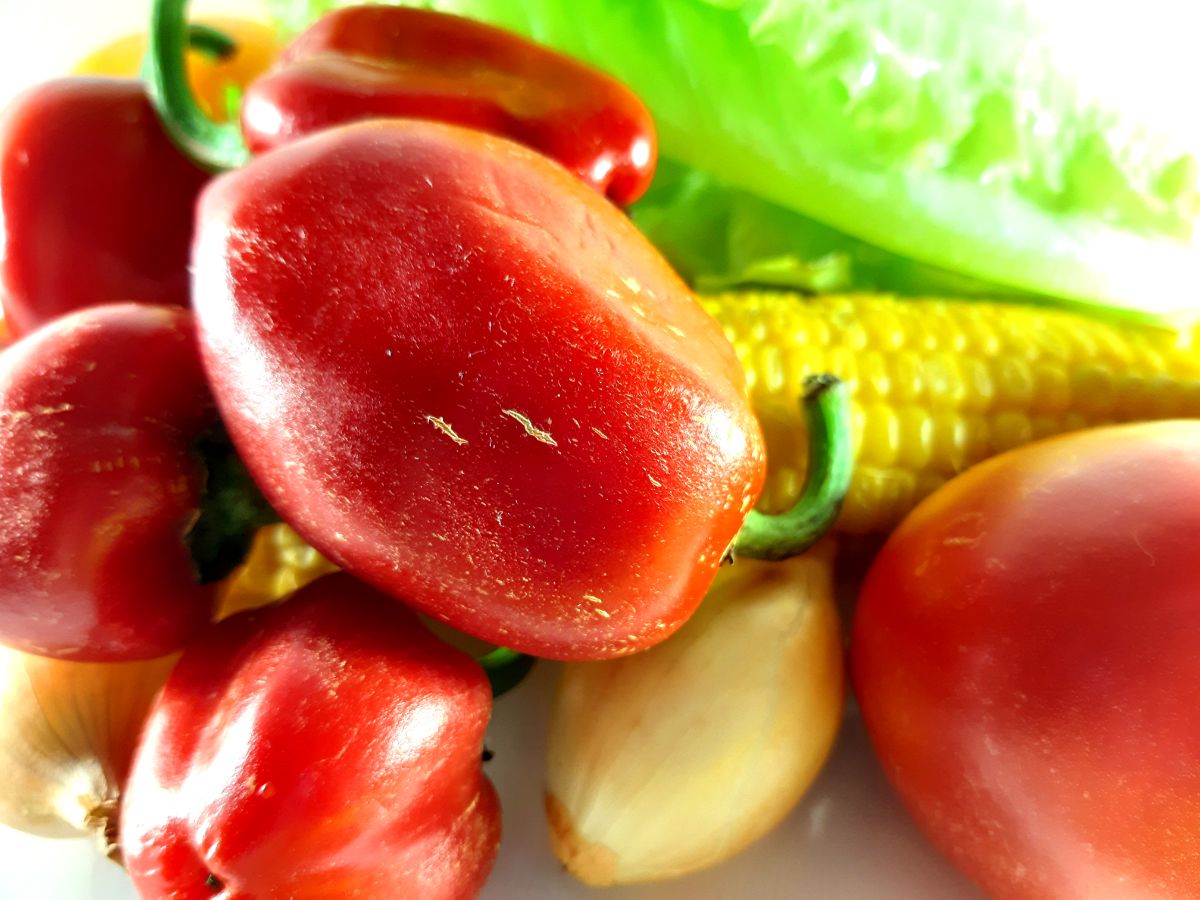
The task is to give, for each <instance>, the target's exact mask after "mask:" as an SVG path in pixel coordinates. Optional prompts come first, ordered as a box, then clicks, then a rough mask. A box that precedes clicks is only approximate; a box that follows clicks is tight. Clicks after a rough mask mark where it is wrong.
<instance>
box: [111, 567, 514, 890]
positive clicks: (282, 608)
mask: <svg viewBox="0 0 1200 900" xmlns="http://www.w3.org/2000/svg"><path fill="white" fill-rule="evenodd" d="M491 705H492V699H491V690H490V687H489V685H488V681H487V677H486V676H485V675H484V673H483V670H482V669H481V668H480V666H479V665H478V664H477V663H476V662H475V661H474V660H473V659H471V657H469V656H468V655H466V654H465V653H462V652H461V651H459V650H456V649H454V648H453V647H450V646H449V645H447V644H444V643H442V642H441V641H439V640H438V639H437V638H435V637H434V636H433V635H432V634H431V633H429V632H428V631H426V630H425V628H424V627H423V626H422V625H421V624H420V622H419V621H418V619H417V617H416V616H415V615H414V614H413V613H412V612H410V611H409V610H407V609H405V608H403V607H402V606H400V605H398V604H396V603H394V602H392V601H391V600H390V599H389V598H387V597H384V596H382V595H380V594H378V593H377V592H375V591H374V590H372V589H371V588H369V587H367V586H366V585H364V584H362V583H361V582H358V581H356V580H355V579H353V578H351V577H350V576H348V575H344V574H335V575H329V576H326V577H324V578H320V579H318V580H317V581H315V582H313V583H311V584H310V585H308V586H307V587H305V588H303V589H301V590H300V591H298V592H297V593H296V594H295V595H294V596H293V597H292V598H291V599H290V600H289V601H288V602H287V603H284V604H281V605H276V606H273V607H266V608H263V609H260V610H253V611H250V612H244V613H238V614H236V615H234V616H232V617H231V618H228V619H225V620H224V621H223V622H221V623H219V624H217V625H215V626H212V627H211V628H210V629H209V630H208V631H206V632H204V634H202V635H201V637H200V638H199V639H198V640H197V641H195V642H194V643H193V644H192V645H190V646H189V647H188V648H187V650H185V651H184V654H183V657H182V658H181V659H180V662H179V664H178V665H177V666H176V668H175V670H174V671H173V672H172V673H171V675H170V677H169V678H168V680H167V684H166V686H165V687H164V688H163V692H162V694H161V696H160V698H159V700H158V701H157V703H156V704H155V706H154V708H153V709H152V710H151V713H150V717H149V719H148V721H147V725H146V728H145V731H144V733H143V737H142V741H141V744H140V746H139V747H138V750H137V754H136V756H135V758H134V763H133V768H132V771H131V774H130V777H129V782H128V787H127V791H126V795H125V799H124V806H123V809H122V815H121V846H122V849H123V852H124V858H125V864H126V867H127V869H128V871H129V874H130V876H131V877H132V878H133V882H134V885H135V887H136V888H137V890H138V893H139V896H141V897H144V898H147V900H153V898H168V897H170V898H210V897H214V896H220V897H222V898H228V900H257V898H264V900H265V898H279V897H288V898H296V900H317V898H320V900H334V898H342V897H364V898H368V897H369V898H375V897H379V898H384V897H420V898H430V900H449V898H467V897H473V896H474V895H475V894H476V893H477V892H478V891H479V889H480V888H481V887H482V885H483V882H484V880H485V879H486V878H487V876H488V874H489V872H490V871H491V867H492V863H493V861H494V859H495V855H496V851H497V848H498V845H499V839H500V809H499V801H498V798H497V795H496V791H495V789H494V788H493V786H492V784H491V782H490V781H489V780H488V779H487V777H486V776H485V775H484V774H483V770H482V763H481V751H482V747H483V737H484V731H485V729H486V727H487V722H488V718H489V715H490V712H491ZM210 875H211V876H214V877H215V878H216V879H217V882H216V883H217V884H218V887H217V888H216V889H214V888H213V887H211V886H210V883H206V881H208V879H209V876H210Z"/></svg>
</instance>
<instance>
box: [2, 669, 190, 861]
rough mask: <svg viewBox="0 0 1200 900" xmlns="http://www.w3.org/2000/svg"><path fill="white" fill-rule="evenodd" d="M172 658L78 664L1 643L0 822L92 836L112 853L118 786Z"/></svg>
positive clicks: (52, 834) (114, 853) (63, 834)
mask: <svg viewBox="0 0 1200 900" xmlns="http://www.w3.org/2000/svg"><path fill="white" fill-rule="evenodd" d="M177 658H178V654H172V655H170V656H165V657H160V658H156V659H150V660H143V661H139V662H131V663H82V662H72V661H67V660H56V659H49V658H46V657H41V656H33V655H31V654H27V653H22V652H20V651H19V650H13V649H11V648H8V647H3V646H0V824H3V825H7V826H9V827H11V828H16V829H18V830H20V831H24V832H27V833H29V834H35V835H39V836H42V837H55V838H58V837H79V836H80V835H82V834H94V835H95V836H96V837H97V838H98V839H99V840H100V842H101V845H102V848H103V850H104V852H105V853H106V854H108V855H109V856H114V857H116V856H118V850H117V847H116V843H115V836H116V832H117V821H116V814H117V811H118V806H119V802H120V794H121V787H122V785H123V784H124V781H125V777H126V775H127V774H128V772H129V765H130V761H131V759H132V758H133V751H134V747H135V746H136V744H137V740H138V736H139V734H140V731H141V727H142V723H143V722H144V721H145V718H146V714H147V712H148V711H149V708H150V704H151V702H152V701H153V699H154V697H155V696H156V694H157V693H158V690H159V688H160V687H161V686H162V684H163V682H164V681H165V680H166V677H167V674H168V673H169V672H170V671H171V667H172V666H173V665H174V664H175V661H176V659H177Z"/></svg>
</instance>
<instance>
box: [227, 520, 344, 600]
mask: <svg viewBox="0 0 1200 900" xmlns="http://www.w3.org/2000/svg"><path fill="white" fill-rule="evenodd" d="M336 568H337V567H336V566H334V564H333V563H331V562H329V560H327V559H325V557H323V556H322V555H321V554H320V553H318V552H317V551H316V550H314V549H313V548H312V547H310V546H309V545H308V544H306V543H305V542H304V540H303V539H302V538H301V537H300V535H298V534H296V532H294V531H292V529H291V528H289V527H288V526H286V525H268V526H266V527H265V528H261V529H259V531H258V533H257V534H256V535H255V536H254V542H253V543H252V544H251V546H250V552H249V553H248V554H247V555H246V561H245V562H243V563H242V565H240V566H239V567H238V568H237V569H235V570H234V571H233V573H232V574H231V575H230V576H229V577H228V578H226V579H225V581H224V582H223V583H222V584H221V587H220V589H219V590H218V592H217V618H219V619H223V618H225V617H226V616H231V615H233V614H234V613H236V612H241V611H242V610H244V609H254V608H256V607H259V606H265V605H266V604H268V603H274V602H275V601H276V600H280V599H282V598H284V597H286V596H287V595H288V594H290V593H292V592H293V591H296V590H299V589H300V588H302V587H304V585H306V584H308V583H309V582H310V581H313V580H315V579H316V578H319V577H320V576H321V575H325V574H326V573H328V572H333V571H335V570H336Z"/></svg>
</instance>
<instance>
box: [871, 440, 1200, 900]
mask: <svg viewBox="0 0 1200 900" xmlns="http://www.w3.org/2000/svg"><path fill="white" fill-rule="evenodd" d="M851 656H852V675H853V683H854V686H855V690H856V691H857V694H858V698H859V702H860V704H861V706H862V710H863V715H864V718H865V721H866V724H867V727H868V729H869V732H870V735H871V738H872V741H873V743H874V745H875V747H876V749H877V751H878V754H879V757H880V759H881V760H882V762H883V766H884V768H885V770H886V773H887V775H888V777H889V778H890V779H891V781H892V783H893V784H894V785H895V787H896V788H897V789H898V791H899V793H900V795H901V797H902V798H903V800H904V802H905V804H906V805H907V806H908V808H909V810H910V811H911V812H912V814H913V815H914V817H915V818H916V820H917V822H918V823H919V824H920V826H921V827H922V828H923V829H924V831H925V832H926V833H927V834H928V835H929V836H930V837H931V838H932V839H933V841H934V842H935V843H936V844H937V845H938V846H939V847H940V848H941V849H942V851H944V852H945V853H946V854H947V855H948V856H949V857H950V858H951V859H953V860H954V861H955V862H956V863H957V864H958V865H959V866H960V867H962V868H963V869H964V870H965V871H966V872H967V873H968V874H970V875H971V876H972V877H973V878H975V879H976V880H977V881H978V882H979V883H980V884H981V885H983V887H984V888H986V889H987V890H988V891H989V893H991V894H992V895H994V896H996V897H1002V898H1117V897H1120V898H1126V897H1128V898H1150V897H1154V898H1185V897H1197V896H1200V717H1198V716H1197V715H1196V711H1197V709H1200V422H1167V423H1156V424H1148V425H1135V426H1121V427H1111V428H1107V429H1101V430H1095V431H1091V432H1083V433H1078V434H1075V435H1071V436H1065V437H1062V438H1058V439H1055V440H1052V441H1047V442H1044V443H1040V444H1036V445H1031V446H1029V447H1026V448H1023V449H1021V450H1018V451H1015V452H1012V453H1009V454H1007V455H1004V456H1002V457H998V458H996V459H994V460H992V461H989V462H987V463H984V464H983V465H981V466H979V467H977V468H975V469H972V470H970V471H968V472H967V473H965V474H964V475H961V476H959V477H958V478H956V479H954V480H953V481H951V482H950V483H948V485H947V486H946V487H945V488H943V489H942V490H940V491H938V492H937V493H936V494H935V495H933V496H932V497H931V498H930V499H929V500H927V501H926V502H925V503H923V504H922V505H921V506H920V507H918V509H917V510H915V511H914V512H913V514H912V515H911V516H910V517H909V518H908V520H907V521H905V522H904V523H903V524H902V525H901V527H900V528H899V529H898V530H897V532H896V533H895V534H894V535H893V536H892V538H891V539H890V540H889V541H888V543H887V545H886V546H885V547H884V549H883V550H882V552H881V554H880V555H879V557H878V558H877V560H876V562H875V563H874V565H873V567H872V568H871V571H870V573H869V575H868V578H867V581H866V583H865V585H864V588H863V591H862V595H861V600H860V605H859V607H858V611H857V616H856V620H855V623H854V631H853V641H852V646H851Z"/></svg>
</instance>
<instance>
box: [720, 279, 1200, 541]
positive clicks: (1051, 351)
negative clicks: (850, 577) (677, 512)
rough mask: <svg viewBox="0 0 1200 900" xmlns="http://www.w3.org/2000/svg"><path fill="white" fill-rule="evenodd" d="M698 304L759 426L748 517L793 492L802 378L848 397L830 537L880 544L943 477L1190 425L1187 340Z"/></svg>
mask: <svg viewBox="0 0 1200 900" xmlns="http://www.w3.org/2000/svg"><path fill="white" fill-rule="evenodd" d="M700 299H701V302H702V303H703V304H704V307H705V308H706V309H707V310H708V311H709V313H711V314H712V315H713V316H715V317H716V318H717V320H718V321H719V322H720V323H721V325H722V327H723V328H724V329H725V333H726V336H727V337H728V338H729V339H730V341H731V342H732V343H733V346H734V349H735V350H736V351H737V354H738V357H739V358H740V359H741V361H742V365H743V366H744V367H745V368H746V372H747V381H748V383H749V385H750V396H751V400H752V402H753V404H754V407H755V412H756V413H757V414H758V416H759V419H760V421H761V422H762V423H763V431H764V433H765V435H766V439H767V449H768V457H769V461H770V471H769V474H768V478H767V486H766V489H765V491H764V493H763V499H762V501H761V503H760V505H761V506H762V507H763V508H764V509H767V510H770V511H779V510H781V509H784V508H786V507H788V506H790V505H791V504H792V503H793V502H794V500H795V498H796V496H797V494H798V492H799V490H800V488H801V486H802V485H803V481H804V469H805V466H806V459H805V440H806V439H805V433H804V432H805V428H804V420H803V417H802V415H801V412H800V409H799V405H798V398H799V396H800V394H801V392H802V391H803V381H804V378H805V377H806V376H808V375H810V374H816V373H819V372H831V373H832V374H834V375H837V376H838V377H839V378H841V379H843V380H844V381H845V382H846V383H847V384H848V385H849V387H850V392H851V398H852V402H853V407H854V408H853V414H854V429H855V434H854V446H855V448H856V452H857V463H856V469H855V475H854V479H853V482H852V484H851V488H850V494H849V496H848V497H847V499H846V504H845V507H844V508H843V510H842V516H841V519H840V520H839V523H838V527H839V529H840V530H841V531H844V532H852V533H870V532H881V531H887V530H889V529H891V528H892V527H894V526H895V525H896V524H897V523H898V522H899V521H900V519H901V518H903V517H904V515H906V514H907V513H908V511H909V510H911V509H912V507H913V506H915V505H916V503H917V502H918V501H919V500H921V499H922V498H923V497H925V496H926V495H927V494H929V493H930V492H932V491H933V490H934V489H935V488H936V487H937V486H938V485H940V484H942V483H943V482H945V481H946V480H947V479H949V478H951V477H953V476H954V475H955V474H956V473H958V472H961V471H962V470H963V469H965V468H967V467H968V466H972V465H974V464H975V463H977V462H980V461H981V460H983V459H986V458H987V457H989V456H992V455H994V454H996V453H999V452H1001V451H1003V450H1007V449H1010V448H1012V447H1016V446H1019V445H1021V444H1025V443H1028V442H1029V441H1032V440H1036V439H1038V438H1042V437H1047V436H1049V435H1053V434H1061V433H1063V432H1066V431H1074V430H1077V429H1080V428H1087V427H1092V426H1097V425H1102V424H1106V423H1109V422H1127V421H1140V420H1147V419H1162V418H1176V417H1189V418H1193V417H1194V418H1200V345H1197V344H1194V343H1193V338H1194V336H1195V335H1194V333H1192V332H1185V331H1174V330H1172V329H1170V328H1165V327H1155V326H1152V325H1139V324H1133V323H1130V322H1112V321H1107V320H1104V319H1101V318H1096V317H1092V316H1087V315H1085V314H1082V313H1075V312H1069V311H1065V310H1056V309H1049V308H1044V307H1034V306H1020V305H1015V304H1008V303H984V302H980V301H975V300H972V301H965V300H938V299H900V298H895V297H887V296H874V295H858V296H825V297H804V296H801V295H799V294H793V293H784V292H739V293H726V294H716V295H711V296H704V297H701V298H700ZM864 335H865V336H866V343H865V345H864V343H863V336H864Z"/></svg>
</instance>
